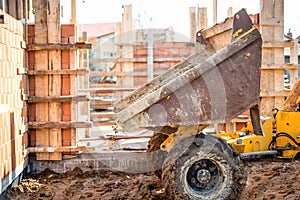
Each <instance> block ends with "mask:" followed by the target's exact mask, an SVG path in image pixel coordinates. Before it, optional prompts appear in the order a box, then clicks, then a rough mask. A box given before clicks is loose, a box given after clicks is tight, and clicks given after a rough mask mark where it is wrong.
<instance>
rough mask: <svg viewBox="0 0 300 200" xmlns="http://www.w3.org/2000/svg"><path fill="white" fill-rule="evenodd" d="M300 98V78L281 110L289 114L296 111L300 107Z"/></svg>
mask: <svg viewBox="0 0 300 200" xmlns="http://www.w3.org/2000/svg"><path fill="white" fill-rule="evenodd" d="M299 97H300V78H298V80H297V82H296V83H295V85H294V87H293V89H292V91H291V92H290V93H289V95H288V97H287V98H286V101H285V103H284V105H283V106H282V107H281V109H280V110H283V111H287V112H293V111H295V110H296V108H297V106H298V105H297V100H298V98H299Z"/></svg>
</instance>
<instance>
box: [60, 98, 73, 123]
mask: <svg viewBox="0 0 300 200" xmlns="http://www.w3.org/2000/svg"><path fill="white" fill-rule="evenodd" d="M61 109H62V117H61V120H62V121H71V103H69V102H68V103H62V104H61Z"/></svg>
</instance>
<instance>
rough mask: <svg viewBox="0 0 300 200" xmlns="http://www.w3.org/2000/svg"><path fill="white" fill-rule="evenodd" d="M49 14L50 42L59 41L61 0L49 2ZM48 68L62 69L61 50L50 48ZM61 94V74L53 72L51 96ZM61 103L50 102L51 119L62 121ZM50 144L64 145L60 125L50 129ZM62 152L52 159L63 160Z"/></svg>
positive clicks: (51, 157)
mask: <svg viewBox="0 0 300 200" xmlns="http://www.w3.org/2000/svg"><path fill="white" fill-rule="evenodd" d="M48 6H49V8H48V9H49V11H50V12H49V14H48V15H47V26H48V43H59V42H60V41H61V28H60V0H54V1H51V2H49V3H48ZM48 55H49V57H48V69H49V70H56V71H57V70H61V51H60V50H50V51H49V52H48ZM60 95H61V76H60V75H59V74H52V75H50V76H49V96H54V97H55V96H60ZM61 115H62V112H61V103H60V102H49V121H51V122H60V121H61ZM49 132H50V133H49V134H50V138H49V146H51V147H57V146H61V145H62V138H61V129H60V128H58V127H55V128H51V129H50V130H49ZM61 159H62V154H61V153H51V154H50V160H61Z"/></svg>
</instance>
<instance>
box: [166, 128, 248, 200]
mask: <svg viewBox="0 0 300 200" xmlns="http://www.w3.org/2000/svg"><path fill="white" fill-rule="evenodd" d="M241 165H242V164H241V161H240V159H239V157H238V155H237V154H236V153H235V151H234V150H233V149H232V147H231V146H230V145H228V144H227V143H226V142H224V141H223V140H221V139H219V138H217V137H214V136H211V135H204V134H199V135H196V136H192V137H189V138H186V139H184V140H182V141H181V142H180V143H179V144H177V145H176V146H175V147H173V148H172V150H171V151H170V152H169V154H168V156H167V158H166V159H165V162H164V164H163V169H164V170H163V173H162V181H163V184H164V185H165V190H166V192H167V195H168V196H169V197H170V199H205V200H208V199H209V200H212V199H218V200H221V199H239V198H238V197H239V195H240V194H241V191H242V189H243V188H244V186H245V183H246V173H245V171H244V170H243V167H242V166H241Z"/></svg>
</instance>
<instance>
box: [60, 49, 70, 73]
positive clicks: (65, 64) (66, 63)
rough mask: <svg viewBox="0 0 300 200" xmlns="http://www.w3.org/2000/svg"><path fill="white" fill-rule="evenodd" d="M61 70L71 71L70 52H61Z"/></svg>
mask: <svg viewBox="0 0 300 200" xmlns="http://www.w3.org/2000/svg"><path fill="white" fill-rule="evenodd" d="M61 68H62V69H70V51H62V52H61Z"/></svg>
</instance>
